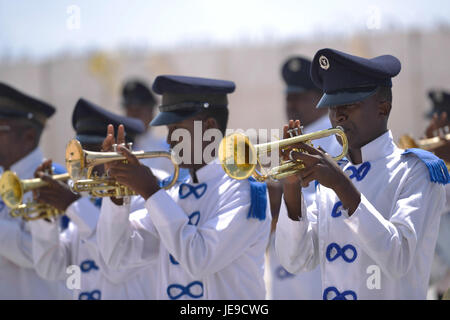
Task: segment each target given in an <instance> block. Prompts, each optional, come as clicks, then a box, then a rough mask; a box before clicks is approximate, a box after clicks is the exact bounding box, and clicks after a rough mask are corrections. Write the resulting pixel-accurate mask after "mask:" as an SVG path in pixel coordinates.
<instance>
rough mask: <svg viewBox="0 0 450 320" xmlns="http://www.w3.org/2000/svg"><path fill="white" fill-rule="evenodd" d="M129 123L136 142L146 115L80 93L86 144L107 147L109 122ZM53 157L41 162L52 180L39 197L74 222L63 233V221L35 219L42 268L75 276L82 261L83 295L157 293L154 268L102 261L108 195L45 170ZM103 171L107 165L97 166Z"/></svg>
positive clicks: (79, 120)
mask: <svg viewBox="0 0 450 320" xmlns="http://www.w3.org/2000/svg"><path fill="white" fill-rule="evenodd" d="M109 123H111V124H114V125H115V126H118V125H119V124H123V125H125V127H126V128H127V137H126V141H127V142H133V139H134V137H135V136H136V134H138V133H142V132H143V131H144V125H143V124H142V122H141V121H139V120H136V119H133V118H127V117H124V116H120V115H116V114H114V113H111V112H109V111H108V110H105V109H103V108H101V107H99V106H97V105H95V104H93V103H91V102H90V101H87V100H85V99H82V98H81V99H79V100H78V102H77V104H76V105H75V108H74V111H73V115H72V125H73V128H74V130H75V131H76V138H77V140H79V141H80V143H81V144H82V146H83V148H84V149H86V150H89V151H101V146H102V142H103V139H104V135H105V132H106V129H107V126H108V124H109ZM49 165H50V161H47V162H45V163H43V164H42V165H41V166H39V168H38V173H39V174H40V175H41V176H43V179H44V180H45V181H48V182H49V187H44V188H40V189H39V193H38V197H37V198H38V199H39V200H40V201H42V202H44V203H47V204H51V205H53V206H54V207H56V208H58V209H60V210H61V211H64V212H65V214H66V215H67V217H69V218H70V221H71V222H70V223H69V226H68V228H67V229H66V230H64V232H62V233H60V230H59V228H58V223H56V222H49V221H45V220H37V221H33V222H31V225H32V233H33V256H34V263H35V268H36V270H37V272H38V273H39V274H40V275H41V276H42V277H44V278H46V279H49V280H58V279H60V280H65V281H69V282H70V279H74V271H73V270H72V269H71V267H70V266H72V265H74V266H77V267H79V270H80V275H81V277H80V286H79V288H77V287H76V286H75V285H72V287H73V288H71V289H72V295H73V298H74V299H79V300H100V299H103V300H105V299H152V298H154V297H155V283H154V280H152V279H153V278H154V277H153V272H152V271H151V270H143V272H141V273H140V274H133V273H126V274H125V273H122V274H119V273H114V272H110V271H108V270H107V268H106V267H105V266H104V265H102V263H101V261H100V259H99V257H98V248H97V241H96V229H97V221H98V218H99V215H100V205H101V200H102V198H94V197H91V196H89V195H85V196H83V197H81V196H80V195H79V194H75V193H73V192H72V191H71V190H70V188H69V187H68V186H67V185H66V184H64V183H62V182H57V181H54V180H52V179H51V178H50V177H49V176H46V175H44V172H45V169H46V168H47V167H48V166H49ZM95 171H97V174H99V175H101V174H102V172H103V166H97V167H96V168H95ZM68 268H69V269H68Z"/></svg>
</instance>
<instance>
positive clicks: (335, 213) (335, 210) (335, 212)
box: [331, 201, 342, 218]
mask: <svg viewBox="0 0 450 320" xmlns="http://www.w3.org/2000/svg"><path fill="white" fill-rule="evenodd" d="M340 207H342V202H341V201H338V202H336V203H335V204H334V207H333V210H332V211H331V216H332V217H333V218H337V217H340V216H341V215H342V212H341V210H340ZM338 209H339V211H338Z"/></svg>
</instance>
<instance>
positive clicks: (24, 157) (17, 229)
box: [0, 83, 68, 299]
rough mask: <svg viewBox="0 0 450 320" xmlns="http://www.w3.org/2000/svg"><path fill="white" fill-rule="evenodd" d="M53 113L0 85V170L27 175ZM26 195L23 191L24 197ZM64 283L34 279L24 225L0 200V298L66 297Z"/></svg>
mask: <svg viewBox="0 0 450 320" xmlns="http://www.w3.org/2000/svg"><path fill="white" fill-rule="evenodd" d="M54 112H55V108H54V107H52V106H50V105H49V104H47V103H45V102H43V101H40V100H38V99H36V98H34V97H31V96H29V95H27V94H25V93H23V92H20V91H18V90H16V89H14V88H12V87H10V86H9V85H6V84H4V83H0V145H1V150H0V174H1V173H3V172H4V171H6V170H11V171H13V172H15V173H16V174H17V175H18V177H19V178H20V179H29V178H33V173H34V170H35V169H36V168H37V167H38V166H39V164H41V162H42V161H43V160H44V156H43V154H42V152H41V150H40V148H39V141H40V137H41V133H42V131H43V129H44V128H45V124H46V121H47V119H48V118H50V117H51V116H52V115H53V114H54ZM30 197H31V193H27V194H26V195H25V201H26V200H29V198H30ZM66 293H68V292H65V287H64V283H62V282H49V281H46V280H44V279H42V278H40V277H39V276H38V275H37V273H36V271H35V270H34V268H33V257H32V246H31V234H30V230H29V225H28V223H27V222H25V221H24V220H22V219H21V218H13V217H11V216H10V210H9V208H8V207H7V206H6V205H5V203H4V202H3V201H2V199H1V198H0V299H63V298H67V297H68V295H66Z"/></svg>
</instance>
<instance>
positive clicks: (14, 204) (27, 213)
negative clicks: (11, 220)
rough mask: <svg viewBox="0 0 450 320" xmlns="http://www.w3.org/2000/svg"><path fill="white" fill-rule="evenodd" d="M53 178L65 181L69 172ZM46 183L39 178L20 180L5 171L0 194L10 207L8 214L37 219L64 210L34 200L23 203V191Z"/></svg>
mask: <svg viewBox="0 0 450 320" xmlns="http://www.w3.org/2000/svg"><path fill="white" fill-rule="evenodd" d="M52 178H53V179H54V180H60V181H65V180H68V179H69V174H67V173H64V174H57V175H53V176H52ZM47 185H48V183H47V182H45V181H43V180H42V179H40V178H34V179H24V180H20V179H19V177H18V176H17V175H16V174H15V173H14V172H12V171H5V172H4V173H3V175H2V177H1V178H0V196H1V197H2V199H3V201H4V202H5V204H6V205H7V206H8V207H9V208H11V211H10V215H11V216H13V217H22V218H23V219H24V220H26V221H29V220H37V219H42V218H52V217H56V216H58V215H61V214H63V213H64V212H62V211H60V210H58V209H56V208H55V207H53V206H50V205H48V204H44V203H38V202H35V201H29V202H27V203H23V196H24V194H25V193H27V192H29V191H31V190H34V189H39V188H42V187H45V186H47Z"/></svg>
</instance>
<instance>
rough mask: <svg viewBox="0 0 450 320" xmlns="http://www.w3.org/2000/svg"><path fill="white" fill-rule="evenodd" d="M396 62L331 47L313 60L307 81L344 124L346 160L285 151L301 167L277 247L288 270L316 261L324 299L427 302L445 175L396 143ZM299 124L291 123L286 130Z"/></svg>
mask: <svg viewBox="0 0 450 320" xmlns="http://www.w3.org/2000/svg"><path fill="white" fill-rule="evenodd" d="M400 68H401V67H400V62H399V61H398V60H397V59H396V58H395V57H393V56H380V57H376V58H373V59H364V58H361V57H357V56H352V55H349V54H346V53H343V52H339V51H337V50H332V49H322V50H320V51H318V52H317V53H316V55H315V57H314V60H313V64H312V67H311V76H312V79H313V81H314V82H315V83H316V85H317V86H318V87H320V88H322V89H323V91H324V92H325V94H324V95H323V97H322V99H321V100H320V101H319V103H318V105H317V107H318V108H323V107H326V108H328V114H329V117H330V121H331V124H332V125H333V127H336V126H341V127H342V128H344V131H345V133H346V135H347V138H348V146H349V152H348V160H349V161H347V162H345V163H343V164H341V165H338V164H337V163H336V162H334V161H332V159H331V158H330V156H329V155H328V154H326V153H325V152H323V151H321V150H318V149H314V148H312V147H310V146H308V145H306V144H302V145H300V146H299V148H300V149H302V150H304V151H306V152H307V153H303V152H296V151H293V150H291V151H289V152H287V153H286V154H285V157H290V158H292V159H296V160H301V161H302V162H303V163H304V165H305V169H304V170H302V171H301V172H300V173H299V174H298V175H297V176H293V177H289V178H286V179H285V181H284V199H283V200H282V208H281V211H280V218H279V221H278V225H277V231H276V240H275V246H276V250H277V253H278V256H279V258H280V262H281V263H282V264H283V266H284V267H285V268H286V269H287V270H288V271H289V272H292V273H297V272H300V271H302V270H310V269H312V268H314V267H315V266H316V265H317V264H320V267H321V270H322V292H323V299H325V300H329V299H354V300H356V299H425V298H426V292H427V287H428V279H429V277H430V268H431V261H432V252H433V251H434V247H435V245H436V238H437V231H438V228H439V218H440V212H441V210H442V209H443V206H444V197H445V191H444V186H443V185H444V184H446V183H447V182H448V172H447V170H446V167H445V164H444V162H443V161H442V160H440V159H439V158H437V157H435V156H434V155H432V154H431V153H429V152H426V151H422V150H417V149H416V150H414V149H411V150H407V151H404V150H401V149H399V148H397V147H396V145H395V144H394V142H393V138H392V134H391V132H390V131H389V130H388V129H387V122H388V118H389V113H390V110H391V103H392V95H391V86H392V82H391V78H392V77H394V76H396V75H397V74H398V73H399V72H400ZM299 125H300V123H299V121H293V120H290V121H289V125H287V126H285V128H284V136H285V137H288V131H289V130H293V129H294V128H298V127H299ZM313 180H317V182H318V185H317V191H316V200H315V203H314V205H313V206H311V207H308V208H306V206H305V202H304V201H303V199H302V196H301V193H300V192H299V190H301V188H302V187H306V186H307V185H308V184H309V183H311V182H312V181H313ZM307 212H308V215H307Z"/></svg>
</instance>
